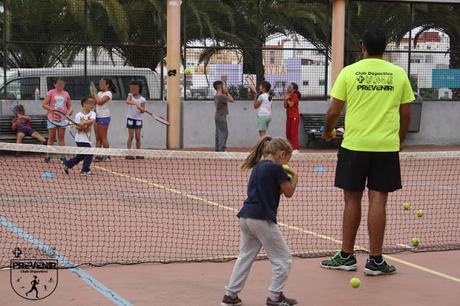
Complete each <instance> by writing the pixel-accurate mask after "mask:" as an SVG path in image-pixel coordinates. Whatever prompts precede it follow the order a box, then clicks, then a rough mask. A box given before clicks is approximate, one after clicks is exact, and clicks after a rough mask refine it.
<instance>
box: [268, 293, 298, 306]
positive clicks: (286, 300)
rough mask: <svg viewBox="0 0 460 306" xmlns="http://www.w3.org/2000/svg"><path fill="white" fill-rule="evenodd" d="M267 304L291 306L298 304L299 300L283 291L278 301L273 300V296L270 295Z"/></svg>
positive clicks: (270, 305) (269, 305) (271, 305)
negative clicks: (287, 295) (288, 296)
mask: <svg viewBox="0 0 460 306" xmlns="http://www.w3.org/2000/svg"><path fill="white" fill-rule="evenodd" d="M265 305H267V306H291V305H297V301H296V300H294V299H289V298H287V297H285V296H284V294H283V293H281V294H280V297H279V298H278V300H277V301H273V300H272V299H271V298H269V297H268V298H267V303H266V304H265Z"/></svg>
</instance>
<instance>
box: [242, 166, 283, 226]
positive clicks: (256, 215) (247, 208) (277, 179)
mask: <svg viewBox="0 0 460 306" xmlns="http://www.w3.org/2000/svg"><path fill="white" fill-rule="evenodd" d="M284 181H289V177H288V175H287V173H286V171H285V170H284V169H283V167H282V166H281V165H278V164H277V163H274V162H272V161H270V160H263V161H261V162H259V163H258V164H257V165H256V166H255V167H254V168H253V169H252V173H251V177H250V178H249V183H248V198H247V199H246V201H244V205H243V208H241V210H240V212H239V213H238V217H239V218H250V219H258V220H269V221H273V222H275V223H276V214H277V210H278V205H279V202H280V193H281V190H280V185H281V183H283V182H284Z"/></svg>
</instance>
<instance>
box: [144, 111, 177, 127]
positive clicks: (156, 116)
mask: <svg viewBox="0 0 460 306" xmlns="http://www.w3.org/2000/svg"><path fill="white" fill-rule="evenodd" d="M144 112H145V113H146V114H149V115H150V116H151V117H152V118H153V119H155V120H156V121H158V122H160V123H161V124H164V125H167V126H170V125H171V123H169V121H168V120H166V119H165V118H163V117H161V116H158V115H157V114H155V113H152V112H149V111H148V110H145V111H144Z"/></svg>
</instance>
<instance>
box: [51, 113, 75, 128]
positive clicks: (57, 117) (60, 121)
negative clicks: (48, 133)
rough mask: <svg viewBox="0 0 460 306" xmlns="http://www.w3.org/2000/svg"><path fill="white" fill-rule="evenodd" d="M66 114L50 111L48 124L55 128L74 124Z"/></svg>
mask: <svg viewBox="0 0 460 306" xmlns="http://www.w3.org/2000/svg"><path fill="white" fill-rule="evenodd" d="M69 119H70V118H69V117H67V115H66V114H64V113H63V112H61V111H59V110H56V109H54V110H51V111H49V112H48V122H49V123H51V124H52V125H54V126H55V127H67V126H69V125H72V124H75V123H74V122H73V121H72V120H69Z"/></svg>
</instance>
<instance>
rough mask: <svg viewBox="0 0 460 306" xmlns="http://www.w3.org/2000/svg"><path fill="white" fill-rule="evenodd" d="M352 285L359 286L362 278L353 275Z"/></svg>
mask: <svg viewBox="0 0 460 306" xmlns="http://www.w3.org/2000/svg"><path fill="white" fill-rule="evenodd" d="M350 285H351V286H352V287H353V288H358V287H359V286H360V285H361V280H360V279H359V278H357V277H353V278H352V279H350Z"/></svg>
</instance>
